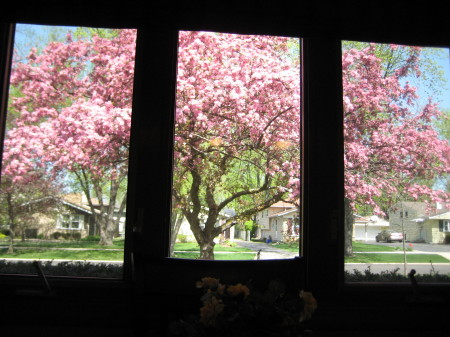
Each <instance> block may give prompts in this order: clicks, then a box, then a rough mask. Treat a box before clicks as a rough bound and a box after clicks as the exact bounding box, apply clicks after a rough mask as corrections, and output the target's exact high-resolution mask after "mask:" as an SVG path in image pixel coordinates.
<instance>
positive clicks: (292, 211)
mask: <svg viewBox="0 0 450 337" xmlns="http://www.w3.org/2000/svg"><path fill="white" fill-rule="evenodd" d="M298 212H299V210H298V208H296V207H292V208H290V209H287V210H283V211H280V212H277V213H273V214H271V215H269V218H275V217H278V216H283V215H289V214H292V213H298Z"/></svg>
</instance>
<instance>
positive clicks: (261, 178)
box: [173, 32, 300, 259]
mask: <svg viewBox="0 0 450 337" xmlns="http://www.w3.org/2000/svg"><path fill="white" fill-rule="evenodd" d="M293 41H294V40H293V39H288V38H280V37H268V36H247V35H233V34H218V33H209V32H180V37H179V54H178V57H179V59H178V82H177V96H176V97H177V99H176V126H175V159H174V160H175V164H174V185H173V197H174V205H176V207H177V208H178V209H180V210H181V211H182V214H183V216H184V217H185V218H186V219H187V221H188V222H189V225H190V228H191V230H192V232H193V234H194V236H195V239H196V240H197V242H198V244H199V246H200V258H201V259H214V238H215V237H217V236H218V235H219V234H221V233H222V232H223V231H224V230H226V229H228V228H230V227H231V226H233V225H234V224H235V223H236V222H237V221H239V220H243V219H248V218H249V217H250V216H252V215H254V214H255V213H256V212H258V211H260V210H262V209H264V208H266V207H268V206H270V205H271V204H273V203H274V202H276V201H279V200H282V199H289V200H296V199H297V198H298V194H299V178H300V177H299V172H300V155H299V142H300V138H299V137H300V136H299V135H300V132H299V130H300V74H299V67H298V66H296V64H298V59H297V60H293V58H292V57H290V56H289V54H290V51H291V47H292V43H293ZM230 207H232V208H233V209H235V210H236V213H237V215H235V216H232V215H231V216H228V217H225V218H222V220H220V219H221V217H220V214H221V213H223V212H224V211H225V210H226V208H230Z"/></svg>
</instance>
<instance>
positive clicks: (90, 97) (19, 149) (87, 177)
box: [2, 30, 136, 245]
mask: <svg viewBox="0 0 450 337" xmlns="http://www.w3.org/2000/svg"><path fill="white" fill-rule="evenodd" d="M135 39H136V31H134V30H121V31H120V32H118V33H117V34H116V35H115V36H111V37H110V36H108V38H102V37H98V36H96V35H93V36H92V38H89V39H88V38H84V39H78V40H77V41H74V40H73V39H72V35H71V34H70V33H69V34H68V35H67V39H66V41H64V42H50V43H48V44H47V45H46V46H45V48H43V49H42V52H39V51H38V50H37V49H32V50H31V52H30V53H29V55H28V56H27V62H19V63H15V64H14V66H13V69H12V74H11V86H12V88H13V90H16V95H12V97H11V103H10V112H11V113H13V114H14V115H15V118H14V119H13V120H11V121H10V127H9V129H8V130H7V135H6V139H7V142H9V144H10V145H9V147H6V148H5V150H4V154H3V156H4V165H3V171H2V175H5V176H8V175H10V171H11V170H12V166H13V165H14V163H15V164H16V165H18V166H19V167H20V169H19V170H16V171H15V175H14V178H13V179H21V178H23V177H24V176H25V175H26V174H28V172H32V171H34V170H35V169H36V167H38V168H39V169H44V168H46V169H48V170H50V171H51V172H52V174H53V178H54V179H56V178H57V177H58V175H59V176H61V175H63V176H66V177H67V174H70V176H71V177H75V178H76V180H77V184H78V186H80V188H81V190H82V191H83V193H84V194H85V195H86V199H87V200H88V202H89V206H90V207H91V210H92V213H93V214H94V217H95V221H96V223H97V224H98V227H99V229H100V244H101V245H111V244H112V239H113V237H114V235H115V233H117V226H118V221H119V220H118V218H119V217H115V214H114V212H115V210H116V209H117V207H119V209H120V211H123V210H124V207H125V203H126V196H125V195H124V193H123V192H121V189H122V187H123V185H124V181H125V180H126V177H127V173H128V151H129V132H130V123H131V101H132V91H133V76H134V51H135ZM13 157H14V158H16V161H14V160H10V158H13ZM119 196H121V197H122V198H121V200H119ZM94 199H96V200H95V201H94ZM94 202H95V203H97V204H98V206H97V205H96V204H95V203H94ZM97 207H99V210H97V209H96V208H97Z"/></svg>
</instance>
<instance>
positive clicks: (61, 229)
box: [25, 193, 125, 239]
mask: <svg viewBox="0 0 450 337" xmlns="http://www.w3.org/2000/svg"><path fill="white" fill-rule="evenodd" d="M42 202H47V203H48V202H50V207H47V208H46V211H45V212H42V211H39V208H35V207H34V205H36V204H39V203H42ZM93 205H94V208H96V209H95V212H100V210H99V208H100V205H99V203H98V202H96V201H95V200H93ZM25 206H26V207H29V208H30V210H31V212H33V208H35V209H36V212H35V213H33V214H32V218H33V221H32V222H31V223H30V224H29V225H27V228H26V231H25V233H26V236H27V238H37V237H44V238H55V239H58V238H75V239H79V238H83V237H86V236H88V235H98V233H99V229H98V227H97V224H96V223H95V221H94V216H93V213H92V211H91V208H90V206H89V204H88V202H87V200H86V197H85V196H84V195H83V194H77V193H74V194H66V195H64V196H61V197H46V198H42V199H38V200H34V201H31V202H28V203H26V204H25ZM115 215H116V216H118V213H116V214H115ZM118 232H119V235H124V233H125V216H124V215H122V216H121V218H120V222H119V230H118Z"/></svg>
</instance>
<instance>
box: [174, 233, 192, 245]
mask: <svg viewBox="0 0 450 337" xmlns="http://www.w3.org/2000/svg"><path fill="white" fill-rule="evenodd" d="M177 241H178V242H180V243H187V242H189V240H188V236H187V235H185V234H178V235H177Z"/></svg>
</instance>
